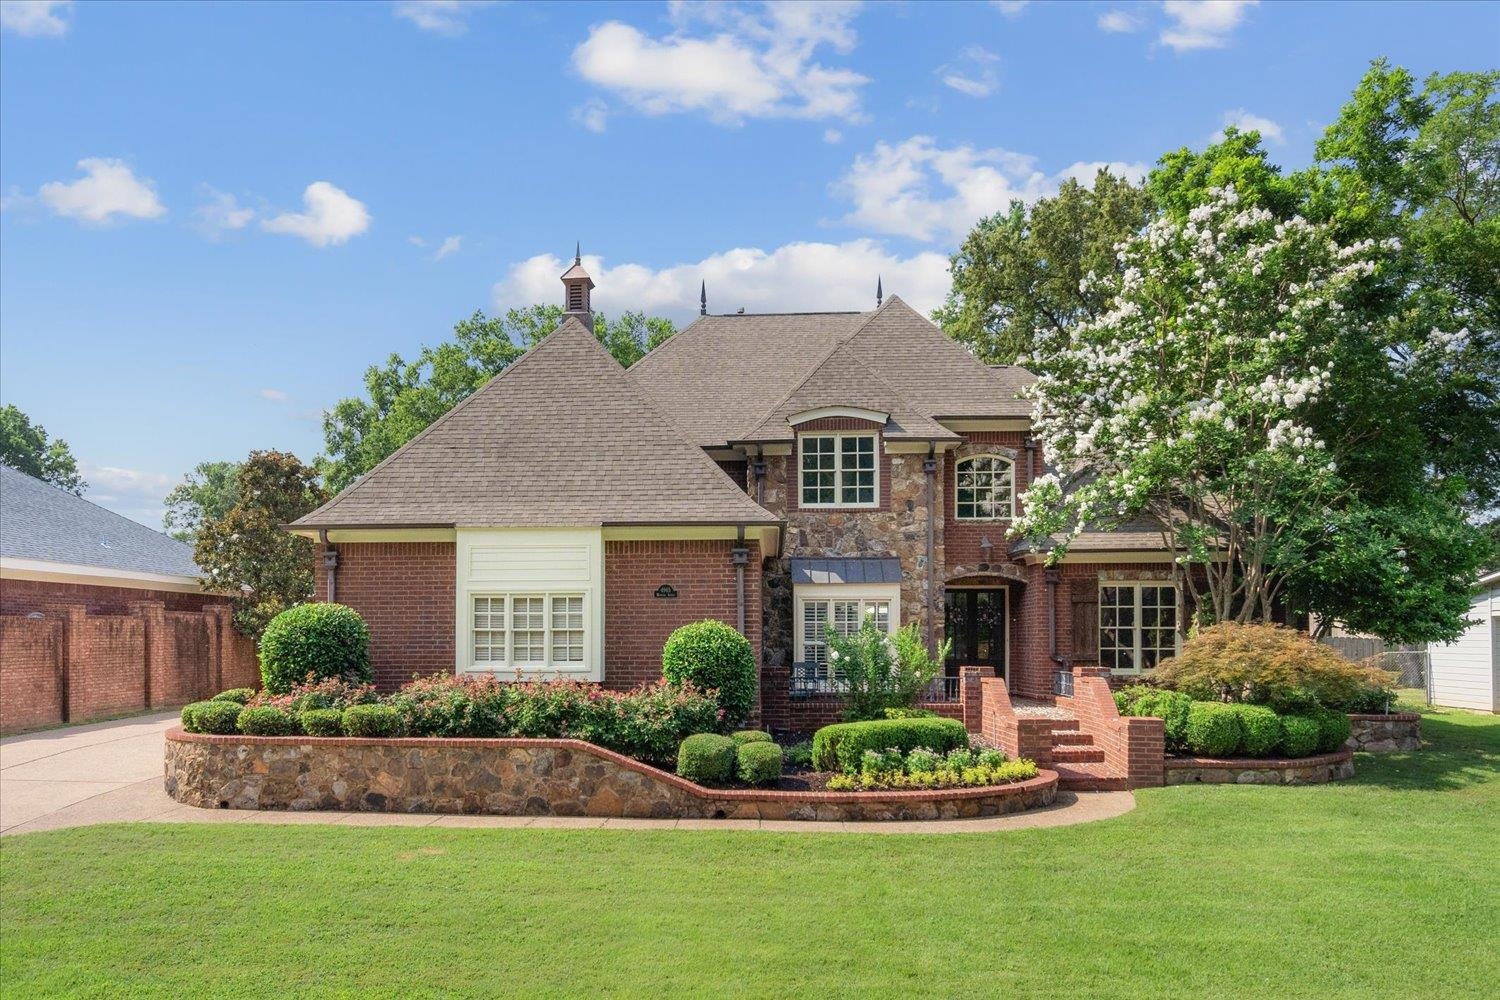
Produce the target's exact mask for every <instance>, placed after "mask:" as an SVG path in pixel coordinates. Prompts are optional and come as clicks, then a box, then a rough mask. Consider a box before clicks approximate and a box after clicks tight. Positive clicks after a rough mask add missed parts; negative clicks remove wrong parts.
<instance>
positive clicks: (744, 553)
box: [729, 524, 750, 635]
mask: <svg viewBox="0 0 1500 1000" xmlns="http://www.w3.org/2000/svg"><path fill="white" fill-rule="evenodd" d="M729 561H730V563H731V564H732V565H733V566H734V620H735V628H736V629H738V630H739V633H740V635H744V634H745V566H746V565H748V564H749V562H750V550H749V549H748V548H746V547H745V526H744V525H743V524H741V525H738V526H737V529H736V534H735V543H734V548H733V549H732V550H731V551H730V553H729Z"/></svg>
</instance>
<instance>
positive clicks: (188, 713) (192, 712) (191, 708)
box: [180, 701, 208, 733]
mask: <svg viewBox="0 0 1500 1000" xmlns="http://www.w3.org/2000/svg"><path fill="white" fill-rule="evenodd" d="M207 704H208V702H206V701H193V702H188V703H187V704H186V705H183V706H182V715H181V716H180V718H181V719H182V728H183V731H184V732H189V733H198V732H202V730H201V729H199V728H198V710H199V709H201V708H202V707H203V706H204V705H207Z"/></svg>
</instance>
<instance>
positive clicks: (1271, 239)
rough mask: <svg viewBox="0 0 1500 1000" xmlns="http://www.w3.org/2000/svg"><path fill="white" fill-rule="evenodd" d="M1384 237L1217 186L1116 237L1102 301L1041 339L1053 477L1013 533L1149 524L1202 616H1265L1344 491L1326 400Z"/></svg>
mask: <svg viewBox="0 0 1500 1000" xmlns="http://www.w3.org/2000/svg"><path fill="white" fill-rule="evenodd" d="M1391 249H1393V247H1392V246H1390V245H1388V244H1380V243H1376V242H1374V241H1364V242H1361V243H1357V244H1353V245H1349V246H1340V245H1338V244H1337V243H1336V242H1335V241H1334V240H1333V239H1332V238H1331V237H1330V235H1329V231H1328V229H1327V228H1326V227H1324V226H1320V225H1314V224H1312V223H1309V222H1307V221H1305V220H1304V219H1302V218H1300V217H1296V218H1292V219H1290V220H1288V221H1285V222H1278V221H1276V220H1275V219H1274V218H1273V217H1272V215H1271V213H1270V212H1268V211H1266V210H1264V209H1262V208H1258V207H1247V206H1244V205H1242V204H1241V203H1240V200H1239V198H1238V197H1237V195H1236V193H1235V191H1234V189H1233V188H1232V187H1226V188H1216V189H1213V190H1211V191H1210V192H1209V194H1208V197H1207V199H1206V200H1205V202H1204V203H1203V204H1201V205H1199V206H1198V207H1196V208H1194V209H1193V210H1192V211H1191V212H1190V213H1189V214H1188V217H1187V218H1186V219H1185V220H1182V221H1180V222H1179V221H1175V220H1173V219H1170V218H1161V219H1158V220H1157V221H1155V222H1153V223H1151V225H1150V226H1148V227H1147V229H1146V230H1145V232H1144V234H1143V235H1141V236H1140V237H1138V238H1136V239H1133V240H1131V241H1129V242H1127V243H1124V244H1121V245H1120V246H1119V247H1118V255H1119V261H1120V264H1121V267H1120V270H1119V273H1118V274H1115V275H1109V276H1107V277H1102V278H1096V277H1095V276H1094V275H1092V274H1090V275H1089V276H1088V277H1087V278H1085V281H1086V282H1089V283H1091V284H1098V285H1101V286H1102V287H1103V288H1104V290H1105V292H1106V295H1105V299H1106V301H1107V302H1108V307H1107V309H1106V311H1104V312H1103V313H1102V314H1100V315H1099V316H1098V317H1097V318H1095V319H1093V320H1092V321H1089V322H1085V323H1082V324H1078V325H1076V326H1074V327H1071V328H1068V329H1060V330H1044V331H1041V332H1040V336H1039V337H1038V341H1037V345H1036V348H1035V349H1034V351H1033V354H1032V356H1031V357H1029V358H1026V359H1024V361H1023V363H1025V364H1028V365H1029V366H1030V367H1031V368H1032V369H1033V370H1034V371H1035V372H1036V373H1037V381H1036V383H1035V385H1034V386H1033V387H1032V389H1031V390H1030V391H1031V392H1032V398H1033V404H1034V423H1035V427H1036V433H1037V436H1038V437H1039V438H1040V439H1041V441H1042V444H1043V447H1044V449H1045V453H1046V457H1047V459H1048V461H1049V463H1050V464H1051V465H1052V467H1053V468H1055V469H1057V470H1060V471H1059V472H1058V473H1056V474H1051V475H1047V476H1043V477H1041V478H1040V479H1038V480H1036V481H1035V483H1033V485H1032V486H1031V488H1030V489H1028V490H1027V491H1026V492H1025V494H1024V495H1023V497H1022V500H1023V502H1024V513H1023V515H1022V516H1021V517H1020V518H1019V519H1018V520H1017V522H1016V524H1015V528H1014V532H1015V533H1016V534H1020V535H1024V536H1027V537H1029V538H1031V539H1033V540H1034V541H1042V540H1046V539H1051V540H1052V541H1053V543H1054V547H1053V549H1052V552H1051V556H1050V558H1051V559H1053V560H1054V561H1055V560H1056V559H1059V558H1061V556H1062V555H1063V553H1065V552H1066V551H1067V547H1068V545H1069V543H1070V542H1071V541H1073V540H1074V539H1075V538H1076V537H1077V535H1078V534H1079V533H1080V532H1082V531H1083V530H1085V528H1087V527H1089V526H1107V525H1109V524H1112V523H1119V522H1122V521H1125V520H1132V519H1139V518H1146V519H1149V520H1150V521H1151V522H1153V523H1154V524H1155V525H1156V526H1157V527H1158V528H1159V529H1160V530H1161V533H1162V537H1163V539H1164V541H1165V542H1166V543H1167V545H1168V546H1169V547H1170V548H1171V550H1172V553H1173V557H1174V566H1175V573H1176V576H1177V581H1178V583H1179V585H1180V586H1181V587H1183V588H1184V589H1185V591H1186V592H1188V593H1190V594H1192V596H1193V599H1194V600H1193V605H1194V607H1195V609H1196V614H1197V616H1198V617H1199V619H1200V620H1203V619H1211V620H1216V621H1224V620H1232V621H1250V620H1257V619H1265V618H1267V617H1269V615H1270V613H1271V608H1272V606H1273V604H1274V603H1275V602H1276V601H1277V599H1278V598H1279V597H1281V596H1283V594H1284V592H1285V590H1286V587H1287V583H1288V580H1289V577H1290V575H1291V574H1293V573H1294V572H1296V571H1297V569H1298V567H1299V566H1302V565H1303V564H1304V561H1305V559H1306V557H1307V549H1308V546H1309V544H1310V542H1309V540H1310V539H1315V538H1316V537H1317V535H1318V532H1319V530H1320V526H1322V527H1323V528H1324V529H1325V530H1326V526H1327V525H1328V524H1329V523H1330V521H1329V518H1330V515H1331V512H1332V509H1333V506H1334V505H1336V504H1337V502H1338V499H1339V496H1340V494H1341V491H1342V490H1343V486H1342V484H1341V482H1340V479H1339V475H1338V468H1337V464H1336V461H1335V458H1334V457H1333V454H1332V451H1331V449H1330V448H1329V447H1328V446H1327V444H1326V443H1325V442H1324V441H1322V440H1320V439H1319V437H1318V435H1317V434H1316V433H1315V432H1314V430H1313V429H1312V428H1313V426H1314V425H1313V422H1312V421H1311V420H1310V419H1309V417H1310V414H1311V412H1312V409H1313V408H1314V407H1316V406H1319V405H1324V404H1325V402H1326V401H1325V400H1324V399H1323V396H1324V393H1325V391H1326V390H1327V389H1328V387H1329V384H1330V381H1331V380H1332V377H1333V373H1334V372H1335V371H1336V369H1337V367H1338V366H1339V364H1340V361H1341V353H1342V346H1341V345H1345V344H1349V343H1352V342H1355V341H1357V340H1358V339H1360V338H1363V339H1364V340H1366V341H1367V340H1368V334H1369V332H1370V331H1368V330H1364V329H1361V328H1360V324H1361V323H1363V322H1365V321H1364V320H1361V319H1358V318H1355V317H1356V316H1357V315H1358V313H1357V310H1353V309H1346V304H1347V303H1348V301H1349V300H1350V298H1351V297H1352V296H1353V295H1354V294H1356V293H1357V291H1358V288H1357V286H1359V285H1360V283H1361V282H1362V281H1364V279H1366V278H1368V277H1369V276H1370V275H1372V274H1373V273H1374V272H1375V269H1376V266H1377V264H1376V261H1377V260H1378V258H1379V257H1380V255H1381V254H1382V253H1385V252H1388V251H1389V250H1391Z"/></svg>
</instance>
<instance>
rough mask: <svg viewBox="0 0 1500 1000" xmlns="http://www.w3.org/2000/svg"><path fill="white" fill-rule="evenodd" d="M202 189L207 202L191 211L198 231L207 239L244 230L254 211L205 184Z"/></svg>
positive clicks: (253, 216)
mask: <svg viewBox="0 0 1500 1000" xmlns="http://www.w3.org/2000/svg"><path fill="white" fill-rule="evenodd" d="M203 189H204V193H205V194H206V195H207V196H208V200H207V201H205V202H204V203H203V204H201V205H199V206H198V207H197V208H195V209H193V219H194V221H195V225H196V227H197V229H198V231H199V232H201V233H203V234H204V235H205V236H207V237H208V238H209V239H219V238H220V237H221V236H223V235H224V234H225V233H231V232H234V231H236V230H239V229H244V228H245V227H246V226H248V225H249V224H250V220H251V219H253V218H255V209H253V208H247V207H245V206H244V205H241V204H240V203H239V200H238V199H236V198H235V196H234V195H232V194H229V193H228V192H225V191H218V190H215V189H214V188H212V187H209V186H208V185H206V184H205V185H204V186H203Z"/></svg>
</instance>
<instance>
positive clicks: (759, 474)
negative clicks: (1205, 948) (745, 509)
mask: <svg viewBox="0 0 1500 1000" xmlns="http://www.w3.org/2000/svg"><path fill="white" fill-rule="evenodd" d="M750 474H751V475H752V476H754V477H755V502H756V503H757V504H759V503H762V502H763V501H764V500H765V498H766V460H765V457H764V456H763V455H762V454H761V450H760V448H759V447H757V448H756V449H755V454H753V455H751V456H750Z"/></svg>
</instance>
